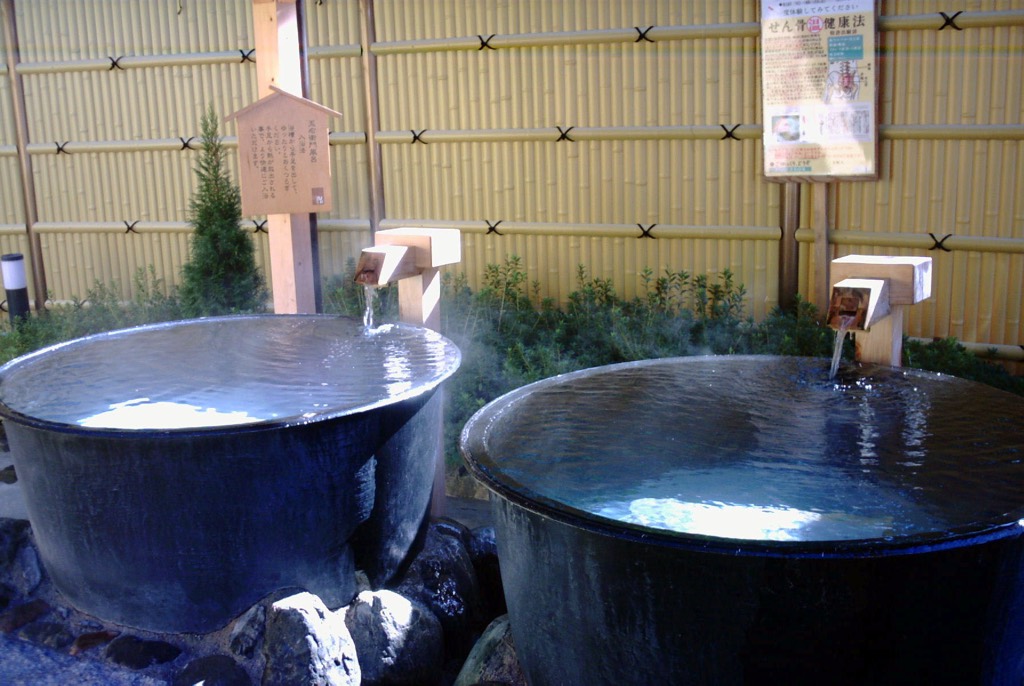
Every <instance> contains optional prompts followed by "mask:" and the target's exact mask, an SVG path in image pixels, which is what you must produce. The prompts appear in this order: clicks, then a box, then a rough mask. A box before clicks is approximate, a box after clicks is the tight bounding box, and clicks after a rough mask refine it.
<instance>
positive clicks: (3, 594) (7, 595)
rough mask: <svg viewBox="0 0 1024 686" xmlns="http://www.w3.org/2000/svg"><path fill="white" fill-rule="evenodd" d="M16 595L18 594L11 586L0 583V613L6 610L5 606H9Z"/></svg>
mask: <svg viewBox="0 0 1024 686" xmlns="http://www.w3.org/2000/svg"><path fill="white" fill-rule="evenodd" d="M17 594H18V592H17V591H15V590H14V587H13V586H10V585H8V584H4V583H0V612H3V611H4V610H6V609H7V606H8V605H10V604H11V601H12V600H14V597H15V596H16V595H17Z"/></svg>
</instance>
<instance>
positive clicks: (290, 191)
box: [225, 86, 341, 215]
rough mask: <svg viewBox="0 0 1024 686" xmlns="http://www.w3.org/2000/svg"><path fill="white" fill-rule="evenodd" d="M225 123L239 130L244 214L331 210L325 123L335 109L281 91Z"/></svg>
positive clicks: (232, 116) (240, 180)
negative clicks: (234, 123)
mask: <svg viewBox="0 0 1024 686" xmlns="http://www.w3.org/2000/svg"><path fill="white" fill-rule="evenodd" d="M271 89H272V90H273V92H272V93H271V94H270V95H267V96H265V97H263V98H261V99H260V100H258V101H256V102H254V103H253V104H251V105H249V106H248V107H244V108H242V109H241V110H239V111H237V112H235V113H234V114H231V115H229V116H227V117H226V118H225V121H230V120H232V119H234V120H236V122H237V126H238V163H239V172H240V173H239V186H240V190H241V192H242V213H243V214H246V215H261V214H305V213H310V212H325V211H327V210H330V209H331V205H332V196H331V159H330V141H329V140H328V133H329V131H328V128H327V120H328V118H329V117H340V116H341V114H339V113H338V112H335V111H334V110H332V109H330V108H327V107H324V106H323V105H318V104H317V103H315V102H312V101H311V100H306V99H305V98H301V97H298V96H296V95H292V94H291V93H287V92H285V91H283V90H281V89H279V88H274V87H273V86H272V87H271Z"/></svg>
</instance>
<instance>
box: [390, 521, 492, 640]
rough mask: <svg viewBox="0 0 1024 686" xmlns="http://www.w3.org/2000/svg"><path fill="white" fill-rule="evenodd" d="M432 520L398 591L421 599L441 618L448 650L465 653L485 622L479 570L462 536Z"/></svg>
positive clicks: (406, 595) (408, 596) (417, 599)
mask: <svg viewBox="0 0 1024 686" xmlns="http://www.w3.org/2000/svg"><path fill="white" fill-rule="evenodd" d="M448 531H449V527H447V526H438V525H437V524H436V523H431V525H430V527H429V528H428V530H427V535H426V541H425V542H424V545H423V550H422V551H421V552H420V553H419V555H417V556H416V557H415V558H413V560H412V562H411V563H410V564H409V569H408V570H407V571H406V573H405V575H404V576H403V577H402V579H401V581H400V583H399V584H398V587H397V589H396V590H397V591H398V593H400V594H401V595H403V596H405V597H406V598H411V599H413V600H416V601H419V602H420V603H422V604H423V605H425V606H426V607H427V608H429V609H430V611H431V612H433V613H434V615H435V616H436V617H437V618H438V619H439V620H441V627H442V628H443V629H444V641H445V652H446V654H447V655H448V656H449V657H450V656H452V655H465V654H466V653H468V652H469V649H470V648H471V647H472V645H473V640H474V636H475V633H476V631H477V630H478V629H479V627H480V625H481V624H482V621H481V613H480V607H479V605H480V592H479V589H478V587H477V580H476V571H475V570H474V569H473V562H472V561H471V560H470V559H469V553H468V552H467V551H466V546H465V545H464V544H463V542H462V537H461V535H450V534H449V533H447V532H448Z"/></svg>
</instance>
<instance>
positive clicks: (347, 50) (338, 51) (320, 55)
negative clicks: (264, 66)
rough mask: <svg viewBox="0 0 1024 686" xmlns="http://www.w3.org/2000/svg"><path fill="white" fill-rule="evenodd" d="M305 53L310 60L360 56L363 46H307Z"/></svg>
mask: <svg viewBox="0 0 1024 686" xmlns="http://www.w3.org/2000/svg"><path fill="white" fill-rule="evenodd" d="M306 53H307V55H308V56H309V59H311V60H314V59H315V60H327V59H336V58H340V57H362V55H363V48H362V46H360V45H359V44H356V43H353V44H351V45H319V46H315V47H310V48H308V49H307V51H306ZM254 57H255V55H254Z"/></svg>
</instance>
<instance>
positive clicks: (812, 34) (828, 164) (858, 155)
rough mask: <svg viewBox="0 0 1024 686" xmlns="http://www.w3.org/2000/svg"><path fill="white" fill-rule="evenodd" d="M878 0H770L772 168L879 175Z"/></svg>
mask: <svg viewBox="0 0 1024 686" xmlns="http://www.w3.org/2000/svg"><path fill="white" fill-rule="evenodd" d="M875 42H876V21H875V8H874V0H832V1H831V2H826V1H824V0H762V4H761V82H762V84H763V85H762V111H763V113H764V114H763V116H764V172H765V176H767V177H769V178H776V179H777V180H787V179H786V177H798V178H811V179H815V180H829V179H832V178H849V179H857V178H861V179H871V178H876V176H877V169H876V164H875V162H876V160H875V158H876V152H877V147H878V125H877V121H878V120H877V116H876V114H877V113H876V109H877V99H876V93H877V61H876V51H875Z"/></svg>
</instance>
